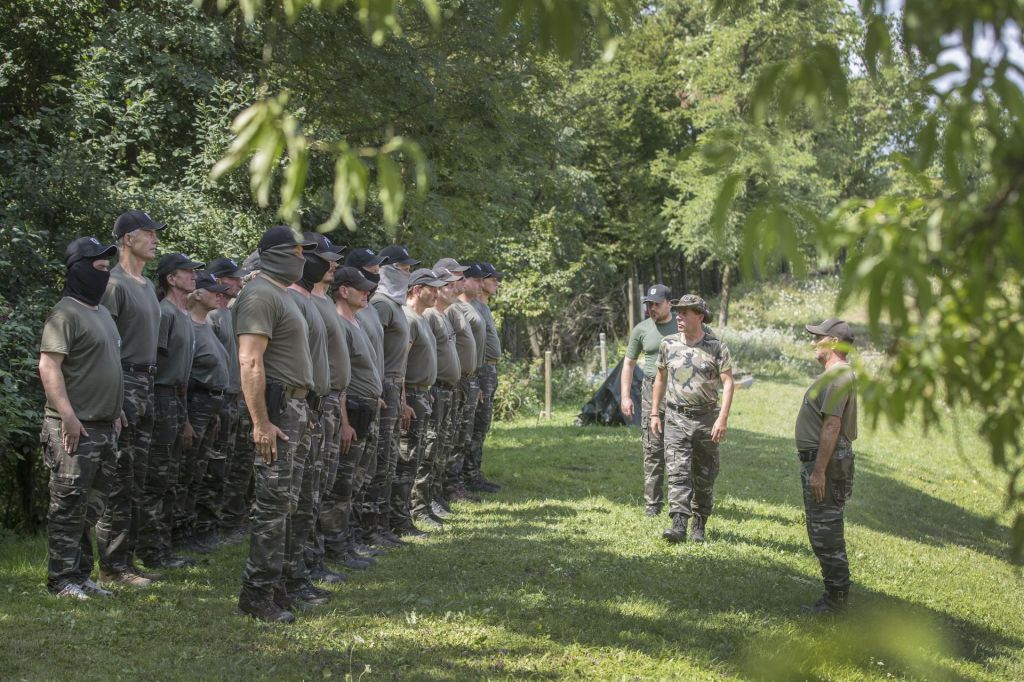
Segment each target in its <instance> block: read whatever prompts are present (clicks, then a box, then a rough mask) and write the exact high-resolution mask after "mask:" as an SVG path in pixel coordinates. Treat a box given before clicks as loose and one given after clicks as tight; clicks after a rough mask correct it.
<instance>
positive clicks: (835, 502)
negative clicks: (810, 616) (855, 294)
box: [796, 318, 857, 614]
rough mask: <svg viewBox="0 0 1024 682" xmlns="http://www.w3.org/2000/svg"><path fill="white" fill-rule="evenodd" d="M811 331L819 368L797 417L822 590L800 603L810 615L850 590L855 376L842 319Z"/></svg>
mask: <svg viewBox="0 0 1024 682" xmlns="http://www.w3.org/2000/svg"><path fill="white" fill-rule="evenodd" d="M805 329H807V331H808V332H809V333H810V334H813V335H814V359H815V360H817V361H818V363H819V364H820V365H821V366H822V367H823V368H824V370H825V371H824V372H822V374H821V375H819V376H818V378H817V379H815V381H814V383H813V384H812V385H811V387H810V388H809V389H807V393H805V394H804V399H803V402H801V404H800V411H799V412H798V413H797V418H796V448H797V454H798V456H799V458H800V481H801V483H802V485H803V493H804V514H805V517H806V520H807V537H808V538H809V539H810V541H811V549H813V550H814V555H815V556H816V557H818V563H819V564H821V575H822V578H823V579H824V582H825V593H824V594H822V595H821V598H820V599H818V601H817V602H815V603H814V604H810V605H805V606H804V607H803V608H804V610H805V611H808V612H810V613H815V614H827V613H840V612H842V611H843V610H844V609H845V608H846V603H847V598H848V597H849V594H850V562H849V560H848V559H847V556H846V537H845V532H844V520H843V508H844V506H845V505H846V501H847V500H849V499H850V496H851V495H852V494H853V473H854V457H853V441H855V440H857V393H856V390H855V382H856V375H855V374H854V373H853V369H852V368H851V367H850V364H849V363H848V362H847V360H846V354H847V351H848V350H849V349H850V348H851V347H852V346H853V340H854V339H853V333H852V332H851V331H850V326H849V325H848V324H847V323H846V322H844V321H843V320H837V319H834V318H833V319H828V320H825V321H824V322H822V323H821V324H819V325H807V326H806V327H805Z"/></svg>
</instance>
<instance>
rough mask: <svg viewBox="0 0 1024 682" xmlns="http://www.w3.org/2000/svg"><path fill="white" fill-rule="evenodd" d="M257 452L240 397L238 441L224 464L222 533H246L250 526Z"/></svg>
mask: <svg viewBox="0 0 1024 682" xmlns="http://www.w3.org/2000/svg"><path fill="white" fill-rule="evenodd" d="M222 435H223V434H222ZM254 452H256V445H255V444H254V443H253V442H252V417H250V416H249V408H248V407H246V404H245V397H244V396H243V395H241V394H239V396H238V419H237V423H236V425H235V441H234V444H233V445H232V447H231V449H230V451H229V453H230V454H229V455H228V457H227V458H226V460H225V472H224V494H223V496H222V501H221V505H220V530H221V532H222V533H225V534H228V533H233V532H234V531H236V530H241V529H244V528H245V526H246V524H247V523H249V511H250V509H251V507H252V497H253V491H252V490H251V489H252V485H253V473H254V469H253V453H254Z"/></svg>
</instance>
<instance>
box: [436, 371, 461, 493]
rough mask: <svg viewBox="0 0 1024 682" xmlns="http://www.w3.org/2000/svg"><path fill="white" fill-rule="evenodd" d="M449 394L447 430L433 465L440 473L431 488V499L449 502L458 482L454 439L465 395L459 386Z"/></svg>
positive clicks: (456, 385)
mask: <svg viewBox="0 0 1024 682" xmlns="http://www.w3.org/2000/svg"><path fill="white" fill-rule="evenodd" d="M451 392H452V404H451V408H449V410H448V428H447V430H446V431H445V439H444V443H443V444H442V449H440V450H438V453H437V454H438V457H439V459H440V461H438V462H437V463H436V464H435V465H434V466H435V467H437V468H438V469H439V470H440V473H439V474H438V476H437V478H436V480H435V481H434V484H433V488H432V490H433V494H432V497H433V498H434V499H441V500H445V501H450V500H451V498H452V494H453V493H454V492H455V488H456V486H457V484H458V482H459V481H458V477H457V474H455V473H454V472H455V467H454V465H453V459H454V458H455V438H456V437H457V436H458V434H457V433H456V432H457V431H458V430H459V425H460V420H461V419H462V410H463V407H464V406H465V405H464V404H465V401H466V394H465V392H463V391H462V390H461V387H460V385H459V384H455V387H454V388H452V389H451Z"/></svg>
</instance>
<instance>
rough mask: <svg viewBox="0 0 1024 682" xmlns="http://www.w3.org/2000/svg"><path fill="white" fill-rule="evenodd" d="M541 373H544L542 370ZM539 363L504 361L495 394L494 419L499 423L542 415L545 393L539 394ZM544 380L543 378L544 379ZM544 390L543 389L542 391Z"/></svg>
mask: <svg viewBox="0 0 1024 682" xmlns="http://www.w3.org/2000/svg"><path fill="white" fill-rule="evenodd" d="M540 371H543V368H541V370H540ZM537 372H538V363H537V362H530V361H528V360H522V361H519V362H509V361H503V362H502V363H501V369H500V371H499V373H498V390H497V391H495V393H494V418H495V419H496V420H498V421H512V420H513V419H516V418H520V419H525V418H529V417H531V416H536V415H538V414H540V412H541V410H542V409H543V407H544V401H543V393H541V394H540V395H538V392H537ZM542 380H543V377H542ZM542 390H543V389H542Z"/></svg>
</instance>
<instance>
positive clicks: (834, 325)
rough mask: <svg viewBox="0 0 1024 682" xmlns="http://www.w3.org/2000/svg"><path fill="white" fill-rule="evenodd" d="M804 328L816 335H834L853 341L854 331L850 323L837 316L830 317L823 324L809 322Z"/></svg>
mask: <svg viewBox="0 0 1024 682" xmlns="http://www.w3.org/2000/svg"><path fill="white" fill-rule="evenodd" d="M804 329H806V330H807V331H808V332H810V333H811V334H814V335H815V336H832V337H834V338H837V339H839V340H840V341H845V342H846V343H853V332H852V331H851V330H850V325H848V324H846V322H845V321H843V320H840V319H837V318H835V317H830V318H829V319H827V320H825V321H824V322H822V323H821V324H808V325H806V326H805V327H804Z"/></svg>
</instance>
